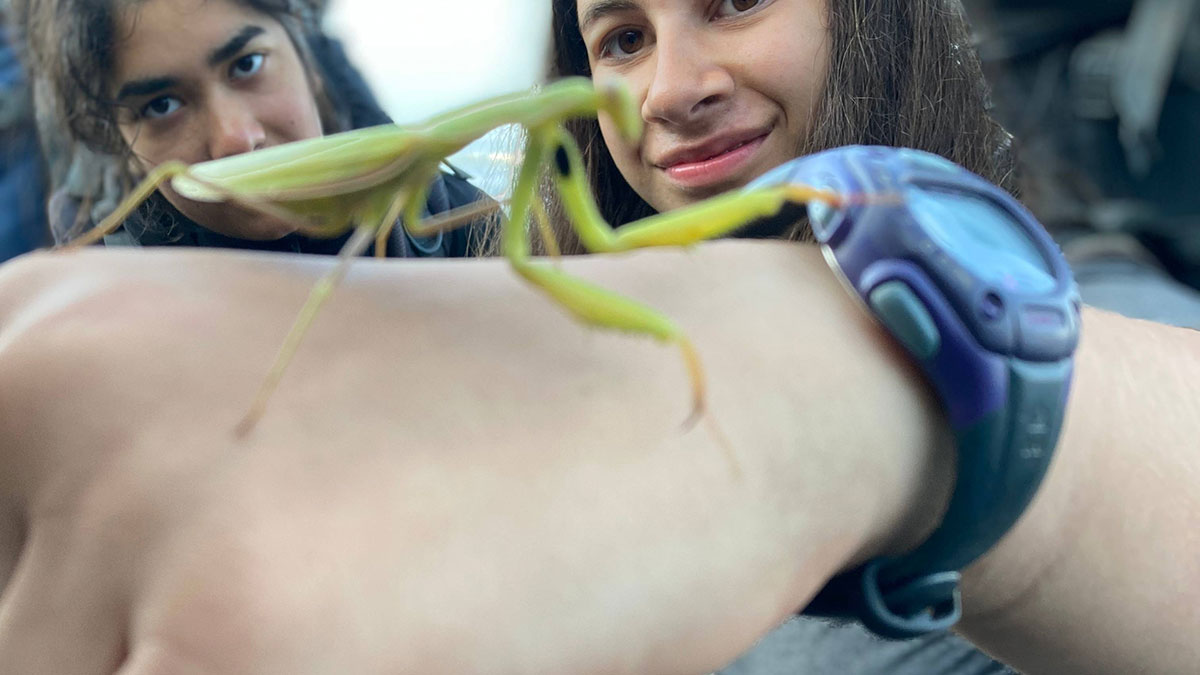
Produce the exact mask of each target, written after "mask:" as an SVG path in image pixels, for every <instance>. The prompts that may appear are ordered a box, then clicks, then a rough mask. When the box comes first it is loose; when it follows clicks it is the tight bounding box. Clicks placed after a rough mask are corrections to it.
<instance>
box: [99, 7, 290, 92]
mask: <svg viewBox="0 0 1200 675" xmlns="http://www.w3.org/2000/svg"><path fill="white" fill-rule="evenodd" d="M114 19H115V22H116V29H117V30H116V36H117V37H116V43H115V45H114V49H113V65H114V71H115V72H114V74H115V75H116V78H115V79H122V78H130V77H138V76H140V75H143V74H146V73H156V72H160V71H166V70H170V69H173V68H180V67H184V66H195V65H199V64H203V63H204V61H205V58H206V56H207V55H208V54H209V53H210V52H211V50H212V49H213V48H214V47H215V46H219V45H221V44H222V43H224V42H226V41H227V40H229V39H230V38H231V37H232V36H234V35H236V34H237V33H238V32H239V31H240V30H241V29H242V28H244V27H246V26H248V25H257V26H261V27H262V28H264V29H266V30H268V31H270V30H272V29H275V30H282V27H280V26H279V25H278V23H277V22H275V21H274V20H273V19H271V18H270V17H269V16H267V15H265V14H262V13H260V12H258V11H256V10H254V9H253V8H251V7H249V6H247V5H243V4H240V3H237V2H233V1H232V0H144V1H143V2H132V3H123V5H122V6H121V8H120V9H119V10H118V11H117V14H116V16H115V17H114Z"/></svg>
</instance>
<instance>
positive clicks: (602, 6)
mask: <svg viewBox="0 0 1200 675" xmlns="http://www.w3.org/2000/svg"><path fill="white" fill-rule="evenodd" d="M637 8H638V5H637V3H636V2H633V0H600V1H599V2H594V3H592V4H591V5H590V6H589V7H588V8H587V11H586V12H584V13H583V16H582V17H580V19H579V32H580V33H586V32H587V29H588V26H591V25H592V24H593V23H596V22H597V21H599V20H600V19H603V18H604V17H606V16H608V15H609V14H618V13H620V12H630V11H633V10H635V9H637Z"/></svg>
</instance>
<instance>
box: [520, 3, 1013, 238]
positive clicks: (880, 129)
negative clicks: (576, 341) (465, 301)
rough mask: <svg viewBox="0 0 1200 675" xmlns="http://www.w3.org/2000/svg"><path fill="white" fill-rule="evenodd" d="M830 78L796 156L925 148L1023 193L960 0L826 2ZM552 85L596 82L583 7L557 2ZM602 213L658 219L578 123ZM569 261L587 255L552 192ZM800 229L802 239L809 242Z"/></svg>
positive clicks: (586, 122) (593, 129) (595, 133)
mask: <svg viewBox="0 0 1200 675" xmlns="http://www.w3.org/2000/svg"><path fill="white" fill-rule="evenodd" d="M826 1H827V7H828V25H829V35H830V63H829V72H828V75H827V78H826V81H825V84H824V87H823V90H822V94H821V98H820V100H819V101H818V103H817V106H816V111H815V116H814V119H813V126H812V132H811V133H810V134H809V136H808V138H806V139H805V140H804V142H803V144H802V146H801V147H799V148H797V149H796V154H797V156H800V155H805V154H810V153H813V152H818V151H821V150H826V149H829V148H835V147H838V146H842V145H855V144H867V145H890V146H903V147H910V148H917V149H920V150H925V151H928V152H934V153H937V154H939V155H942V156H943V157H946V158H948V159H950V160H953V161H954V162H957V163H958V164H961V165H962V166H965V167H966V168H968V169H970V170H971V171H974V172H975V173H977V174H979V175H981V176H983V177H984V178H987V179H988V180H990V181H992V182H993V183H996V184H998V185H1000V186H1001V187H1004V188H1005V189H1007V190H1009V191H1010V192H1012V191H1015V185H1016V179H1015V176H1014V172H1013V167H1014V159H1013V153H1012V137H1011V136H1010V135H1009V134H1008V133H1007V132H1006V131H1005V130H1004V129H1003V128H1001V127H1000V125H999V124H997V123H996V122H995V121H994V120H992V118H991V117H990V116H989V114H988V108H989V105H990V101H989V93H988V88H987V84H986V82H985V80H984V77H983V73H982V71H981V70H980V66H979V60H978V58H977V57H976V55H975V52H974V50H973V49H972V47H971V45H970V42H969V38H970V36H969V29H968V26H967V22H966V18H965V16H964V13H963V8H962V5H961V3H960V2H959V0H826ZM553 3H554V5H553V28H554V31H553V56H552V59H553V60H552V62H551V64H550V72H549V77H550V79H557V78H559V77H566V76H570V75H590V74H591V72H590V68H589V66H588V59H587V49H586V47H585V46H584V42H583V37H582V36H581V35H580V32H579V23H578V16H577V11H576V5H575V0H553ZM567 128H568V130H569V131H570V133H571V135H572V136H574V138H575V140H576V142H578V143H579V146H580V148H581V149H582V151H583V156H584V162H585V164H586V167H587V173H588V180H589V183H590V184H591V186H592V189H593V191H594V192H595V194H596V196H597V202H598V204H599V206H600V211H601V213H602V214H603V215H604V217H605V218H606V219H607V220H608V221H609V222H610V223H612V224H614V225H621V224H624V223H628V222H630V221H632V220H636V219H638V218H641V217H644V216H648V215H651V214H653V213H654V209H653V208H651V206H650V205H649V204H647V203H646V202H645V201H644V200H643V199H642V198H641V197H640V196H638V194H637V193H636V192H635V191H634V190H633V188H632V187H630V186H629V184H628V183H627V182H626V181H625V179H624V178H623V177H622V176H621V173H620V171H618V170H617V167H616V165H615V164H614V163H613V160H612V156H611V155H610V154H609V152H608V149H607V148H606V147H605V145H604V139H603V138H602V137H601V136H600V126H599V124H598V123H597V122H596V121H595V120H594V119H577V120H571V121H570V122H569V123H568V124H567ZM544 194H545V197H546V199H547V202H548V205H549V209H550V211H551V215H552V220H553V221H554V222H555V223H556V225H557V227H556V233H557V235H558V236H559V238H560V242H559V244H560V246H561V248H562V249H563V250H564V252H575V253H578V252H581V250H582V248H581V246H580V244H579V242H578V240H577V239H576V238H575V237H574V234H573V232H571V231H568V230H567V229H566V228H564V227H562V223H563V222H564V218H563V217H562V211H561V206H560V205H559V204H558V202H557V200H556V199H555V198H554V196H553V195H552V194H551V193H550V191H549V190H544ZM810 237H811V233H810V232H809V231H808V229H807V227H803V226H802V227H798V228H796V229H795V230H794V231H793V232H792V233H791V234H790V235H789V238H793V239H807V238H810Z"/></svg>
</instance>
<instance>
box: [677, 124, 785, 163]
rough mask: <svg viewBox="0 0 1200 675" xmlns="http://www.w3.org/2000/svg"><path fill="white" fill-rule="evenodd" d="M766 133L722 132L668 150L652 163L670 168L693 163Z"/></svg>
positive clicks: (712, 156) (731, 149)
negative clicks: (701, 141) (694, 142)
mask: <svg viewBox="0 0 1200 675" xmlns="http://www.w3.org/2000/svg"><path fill="white" fill-rule="evenodd" d="M767 133H769V132H765V131H762V130H756V131H747V132H741V133H737V134H723V135H722V136H719V137H715V138H711V139H709V140H706V141H704V142H703V143H698V144H695V145H691V146H688V147H685V148H680V149H677V150H673V151H671V152H668V153H667V154H665V155H663V156H662V157H660V158H659V160H658V161H657V162H655V163H654V164H655V165H656V166H658V167H659V168H661V169H671V168H674V167H676V166H679V165H682V164H695V163H698V162H703V161H705V160H709V159H714V158H716V157H720V156H721V155H723V154H725V153H727V152H731V151H734V150H737V149H738V148H741V147H742V146H745V145H748V144H750V143H753V142H754V141H757V140H760V139H761V138H762V137H763V136H766V135H767Z"/></svg>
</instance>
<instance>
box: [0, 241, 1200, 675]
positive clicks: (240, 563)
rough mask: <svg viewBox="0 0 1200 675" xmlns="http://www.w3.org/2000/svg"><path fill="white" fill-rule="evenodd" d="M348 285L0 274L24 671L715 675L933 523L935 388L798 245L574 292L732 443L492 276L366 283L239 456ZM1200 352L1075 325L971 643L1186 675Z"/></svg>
mask: <svg viewBox="0 0 1200 675" xmlns="http://www.w3.org/2000/svg"><path fill="white" fill-rule="evenodd" d="M330 264H332V263H331V262H329V261H322V260H307V259H295V258H286V257H283V256H277V257H264V256H249V255H230V254H222V253H216V252H211V251H182V252H177V251H152V252H149V251H148V252H116V251H87V252H78V253H74V254H71V255H58V256H46V255H43V256H36V257H32V258H25V259H23V260H20V261H17V262H16V263H12V264H9V265H6V266H4V267H3V268H0V438H3V439H4V443H3V444H0V453H2V454H0V461H2V462H3V465H4V466H5V468H6V470H5V471H4V472H3V473H0V515H3V516H5V517H3V518H0V561H5V560H16V561H17V563H16V567H15V568H14V569H12V570H5V569H3V568H0V578H4V577H5V576H9V577H10V581H9V584H8V586H7V587H6V588H5V589H4V592H3V595H2V596H0V663H2V664H4V665H5V668H6V669H7V670H8V671H9V672H14V673H22V675H41V674H43V673H44V674H51V673H52V674H54V675H76V674H79V675H82V674H84V673H87V674H89V675H90V674H92V673H106V674H107V673H112V672H119V673H121V675H143V674H149V673H204V674H205V675H214V674H229V675H232V674H234V673H247V672H255V673H276V672H278V673H295V674H299V675H310V674H312V675H316V674H324V673H344V672H356V673H381V674H382V673H396V672H430V673H438V672H446V673H461V672H480V673H489V672H494V673H514V672H521V673H701V672H711V671H712V670H715V669H717V668H719V667H720V666H721V665H723V664H725V663H727V662H728V661H729V660H731V659H733V658H734V657H735V656H736V655H737V654H739V653H741V652H742V651H744V650H746V649H748V648H749V647H750V646H751V645H752V644H753V643H754V642H755V640H757V639H758V638H759V637H760V636H762V635H763V634H764V633H766V632H767V631H768V630H770V629H771V628H772V627H774V626H775V625H776V624H777V623H778V622H779V621H781V620H782V619H783V618H785V617H786V616H787V615H788V614H789V613H790V612H792V611H794V610H795V609H796V608H798V607H800V606H802V605H803V604H804V603H805V602H806V601H807V599H808V598H809V597H811V595H812V594H813V593H814V592H815V591H816V589H817V588H819V587H820V586H821V585H822V584H823V583H824V582H825V580H826V579H827V578H828V577H829V576H831V575H832V574H834V573H835V572H837V571H839V570H841V569H845V568H847V567H849V566H851V565H853V564H855V563H856V562H857V561H860V560H863V559H865V558H867V557H870V556H874V555H876V554H879V553H883V552H894V551H898V550H902V549H904V548H905V547H907V546H910V545H912V544H913V543H915V542H916V541H919V540H920V538H921V537H922V536H924V533H925V532H927V531H928V529H929V528H930V527H931V526H932V525H933V523H934V522H935V520H936V517H937V516H936V514H937V513H938V510H939V509H940V507H941V504H942V503H943V502H944V500H945V498H946V495H947V493H948V490H949V487H950V481H951V480H952V466H953V462H952V460H951V459H950V457H949V453H948V450H947V444H946V439H945V438H944V437H943V433H944V431H943V429H944V423H943V422H942V421H941V420H940V419H939V416H938V413H937V406H936V405H934V404H933V403H932V401H930V400H929V397H928V393H927V392H926V390H925V388H924V387H923V386H922V385H921V382H920V379H919V378H918V377H917V376H916V375H915V373H914V372H913V371H912V369H911V368H910V367H908V363H907V361H906V359H905V358H904V357H903V355H901V354H900V353H899V352H898V351H897V349H896V348H895V346H894V344H893V343H892V341H891V340H889V339H888V338H887V337H886V336H885V335H883V334H882V332H881V331H880V330H879V329H878V328H876V327H874V326H873V324H871V323H870V321H869V320H867V318H866V317H865V315H864V314H863V313H861V311H860V310H859V309H858V308H857V306H856V305H855V304H854V303H853V302H852V301H851V299H850V298H849V297H848V296H847V294H846V293H845V291H844V290H843V289H841V288H840V287H839V286H838V284H837V282H836V281H835V280H834V278H833V276H832V275H831V274H830V273H829V272H828V270H827V269H825V267H824V263H823V262H822V261H821V260H820V256H819V254H818V253H817V251H815V250H813V249H810V248H806V247H802V246H796V245H789V244H782V243H778V242H769V243H768V242H763V243H750V242H721V243H715V244H703V245H700V246H697V247H696V248H695V249H694V250H693V251H691V252H689V253H684V252H679V251H666V250H657V251H642V252H636V253H633V254H628V255H622V256H593V257H578V258H567V259H564V260H563V261H562V264H563V266H564V267H565V268H566V269H567V270H568V271H569V272H571V273H574V274H580V275H582V276H584V277H587V278H589V279H592V280H593V281H595V282H597V283H601V284H604V285H606V286H610V287H613V288H615V289H617V290H620V291H622V292H625V293H629V294H631V295H634V296H637V297H642V298H645V299H647V301H649V302H651V303H653V304H655V305H656V306H659V307H661V308H663V309H664V311H667V312H669V313H670V314H671V315H672V316H675V317H678V318H679V320H680V321H681V323H683V324H684V325H686V326H687V327H688V330H689V333H690V334H691V335H692V336H693V338H694V339H695V342H696V344H697V347H698V348H699V349H700V350H701V352H702V354H703V355H704V357H705V360H706V363H707V364H708V366H709V374H710V381H711V393H712V406H711V410H712V421H713V422H715V423H716V424H717V425H718V426H719V428H720V430H721V432H722V435H723V436H724V438H725V439H727V443H723V442H722V441H721V440H720V439H719V437H718V436H717V435H716V434H715V433H714V432H713V431H712V428H711V427H710V426H708V425H707V424H701V425H699V426H698V427H696V428H695V429H694V430H693V431H691V432H689V433H681V431H680V429H679V422H680V420H681V419H682V418H683V416H684V415H685V414H686V409H687V401H686V398H687V397H686V384H685V378H684V375H683V372H682V369H681V367H680V366H679V364H678V363H677V361H676V359H674V358H673V355H671V354H669V353H668V352H669V350H666V349H664V348H663V347H661V346H660V345H656V344H654V343H652V342H650V341H647V340H643V339H633V338H629V337H627V336H622V335H614V334H609V333H601V332H596V331H593V330H589V329H585V328H583V327H581V326H579V325H578V324H577V323H575V322H574V321H571V320H570V319H568V318H566V317H564V316H563V315H562V314H561V313H560V312H559V311H558V310H557V309H555V308H554V307H552V306H551V305H550V304H549V303H546V302H545V300H544V298H542V297H541V296H540V295H539V294H537V293H535V292H533V291H532V290H531V289H529V288H528V287H527V286H525V285H523V284H521V283H520V282H519V281H518V280H517V279H515V278H514V277H513V275H512V274H511V272H510V271H509V270H508V269H507V267H505V265H504V263H503V262H502V261H473V262H468V261H435V262H422V263H419V264H390V263H387V262H378V263H377V262H367V263H365V264H362V265H359V266H356V267H355V268H354V269H353V271H352V273H351V274H350V276H349V278H348V279H347V282H346V284H345V286H344V287H343V288H342V289H341V290H340V292H339V293H338V294H337V295H336V296H335V298H334V300H333V301H332V302H331V304H330V306H329V307H328V309H327V313H326V314H325V315H324V316H322V320H321V321H319V322H318V323H317V324H316V326H315V327H314V330H313V333H312V335H311V336H310V340H309V341H308V342H307V343H306V347H305V349H304V350H302V352H301V353H300V354H299V355H298V358H297V361H296V363H295V364H294V367H293V369H292V370H291V371H289V374H288V378H287V379H286V380H285V382H284V387H283V388H282V389H281V390H280V392H279V398H278V400H277V401H276V402H277V403H278V405H277V406H275V407H274V408H273V409H272V411H271V414H269V415H268V416H267V417H265V418H264V419H263V421H262V423H261V425H260V426H259V427H258V428H257V430H256V432H255V434H254V435H252V436H251V437H250V438H248V439H245V440H243V441H235V440H234V439H233V436H232V434H231V430H232V427H233V425H234V424H235V423H236V420H237V419H238V417H239V416H240V415H241V414H242V413H243V412H244V406H245V404H246V401H247V400H248V399H249V397H250V396H251V395H252V392H253V390H254V387H255V386H256V385H257V383H258V378H259V377H260V374H261V369H262V368H264V367H265V364H267V363H268V362H269V360H270V356H271V355H272V354H273V352H274V350H275V348H276V347H277V344H278V340H279V336H280V335H282V333H283V332H284V331H285V330H286V329H287V326H288V325H289V322H290V321H291V319H292V314H293V313H294V308H295V306H296V305H297V304H299V302H300V301H301V300H302V298H303V297H304V294H305V293H306V292H307V290H308V288H309V286H310V285H311V283H312V282H313V280H314V279H315V278H316V277H317V276H318V275H319V274H321V273H323V272H324V271H326V270H327V269H328V265H330ZM347 327H353V329H352V330H347ZM1198 337H1200V336H1198V335H1197V334H1196V333H1194V332H1191V331H1183V330H1176V329H1170V328H1167V327H1163V326H1158V325H1154V324H1148V323H1142V322H1136V321H1130V320H1125V319H1121V318H1120V317H1115V316H1112V315H1107V314H1104V313H1101V312H1096V311H1091V310H1088V311H1086V312H1085V315H1084V338H1083V342H1082V344H1081V345H1080V351H1079V358H1078V369H1077V373H1076V379H1075V383H1074V385H1075V386H1074V389H1073V396H1072V400H1071V403H1070V408H1069V411H1068V416H1067V424H1066V428H1065V429H1064V434H1063V439H1062V444H1061V447H1060V449H1059V451H1058V454H1057V456H1056V459H1055V462H1054V465H1053V466H1052V468H1051V471H1050V473H1049V475H1048V476H1047V480H1046V482H1045V484H1044V485H1043V487H1042V490H1041V492H1040V493H1039V496H1038V497H1037V499H1036V500H1035V502H1034V504H1033V506H1032V508H1031V509H1030V510H1029V511H1028V513H1027V514H1026V516H1025V517H1024V518H1023V519H1022V521H1021V522H1020V524H1019V525H1018V527H1017V528H1016V530H1014V532H1013V533H1012V534H1011V535H1010V536H1009V537H1007V538H1006V539H1005V540H1004V541H1003V542H1002V543H1001V544H1000V545H999V546H998V547H997V549H995V550H994V551H993V552H991V553H990V554H989V555H988V556H986V557H985V558H984V559H983V560H982V561H981V563H980V564H979V565H977V566H976V567H975V568H973V569H971V570H969V571H968V574H967V576H966V579H965V586H964V599H965V602H966V607H967V613H968V616H967V619H966V621H965V622H964V626H963V627H964V630H965V631H966V633H967V635H968V636H969V637H971V638H972V639H975V640H978V641H979V642H980V643H981V644H983V645H984V646H985V647H988V648H990V649H992V650H994V651H995V653H996V654H997V655H998V656H999V657H1000V658H1002V659H1006V660H1010V661H1012V662H1013V663H1014V664H1015V665H1017V666H1018V667H1020V668H1022V669H1023V670H1025V671H1026V672H1030V673H1054V674H1056V675H1058V674H1061V673H1087V674H1089V675H1094V674H1097V673H1099V674H1108V673H1113V674H1114V675H1115V674H1117V673H1129V672H1154V673H1180V674H1185V673H1194V672H1196V671H1197V668H1198V667H1200V647H1198V646H1197V644H1196V642H1195V641H1194V639H1193V638H1194V636H1195V635H1196V634H1197V633H1198V632H1200V613H1198V612H1197V610H1196V607H1197V603H1196V602H1195V600H1196V598H1195V594H1194V589H1196V588H1200V565H1197V563H1196V561H1197V560H1200V542H1198V541H1197V539H1196V538H1195V537H1193V536H1189V533H1194V532H1197V531H1200V522H1198V521H1197V518H1198V516H1197V514H1200V480H1198V476H1200V457H1197V455H1196V452H1195V443H1194V441H1195V438H1196V437H1197V436H1198V435H1200V428H1198V427H1200V403H1198V402H1200V390H1198V389H1197V385H1196V383H1197V382H1200V340H1198V339H1197V338H1198ZM381 355H386V356H384V357H381ZM414 383H419V384H418V385H417V386H414ZM730 450H731V451H732V452H730ZM731 456H732V457H733V458H734V461H733V462H732V463H731V461H730V457H731ZM1114 616H1120V617H1121V619H1122V620H1121V621H1114V620H1113V619H1112V617H1114Z"/></svg>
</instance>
